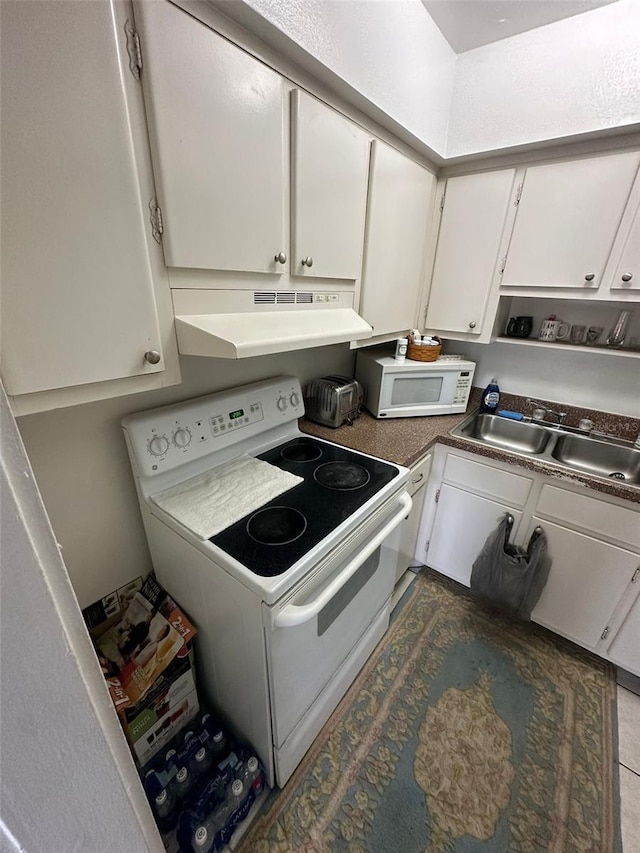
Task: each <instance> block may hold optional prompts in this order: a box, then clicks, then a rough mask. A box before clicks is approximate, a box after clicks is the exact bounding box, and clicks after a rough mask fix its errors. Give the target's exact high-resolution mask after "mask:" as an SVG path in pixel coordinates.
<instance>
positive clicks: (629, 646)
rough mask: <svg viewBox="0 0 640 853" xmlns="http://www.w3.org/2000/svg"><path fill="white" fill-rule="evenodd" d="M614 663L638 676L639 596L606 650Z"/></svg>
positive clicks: (639, 653)
mask: <svg viewBox="0 0 640 853" xmlns="http://www.w3.org/2000/svg"><path fill="white" fill-rule="evenodd" d="M607 657H608V658H610V660H612V661H613V662H614V663H615V664H617V665H618V666H621V667H623V668H624V669H626V670H628V672H632V673H633V674H634V675H638V676H640V597H638V598H636V601H635V604H634V605H633V607H632V608H631V610H630V611H629V612H628V613H627V618H626V619H625V620H624V622H623V623H622V627H621V628H620V630H619V631H618V633H617V634H616V635H615V637H614V640H613V642H612V643H611V646H610V647H609V650H608V652H607Z"/></svg>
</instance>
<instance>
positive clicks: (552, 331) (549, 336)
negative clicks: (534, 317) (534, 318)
mask: <svg viewBox="0 0 640 853" xmlns="http://www.w3.org/2000/svg"><path fill="white" fill-rule="evenodd" d="M568 332H569V324H568V323H563V322H561V321H560V320H543V321H542V325H541V326H540V333H539V334H538V340H539V341H555V340H557V338H558V337H561V338H562V337H565V336H566V335H567V334H568Z"/></svg>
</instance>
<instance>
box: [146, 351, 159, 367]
mask: <svg viewBox="0 0 640 853" xmlns="http://www.w3.org/2000/svg"><path fill="white" fill-rule="evenodd" d="M160 357H161V356H160V353H159V352H158V350H156V349H150V350H149V351H148V352H145V354H144V360H145V361H148V362H149V364H157V363H158V362H159V361H160Z"/></svg>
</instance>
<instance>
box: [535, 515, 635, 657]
mask: <svg viewBox="0 0 640 853" xmlns="http://www.w3.org/2000/svg"><path fill="white" fill-rule="evenodd" d="M538 524H540V525H541V526H542V528H543V529H544V532H545V533H546V536H547V541H548V543H549V553H550V554H551V556H552V559H553V562H552V565H551V571H550V572H549V579H548V580H547V583H546V586H545V588H544V589H543V591H542V595H541V596H540V600H539V601H538V603H537V605H536V606H535V608H534V610H533V613H532V614H531V618H532V619H533V620H534V622H538V623H539V624H540V625H544V626H545V628H550V629H551V630H552V631H557V632H558V633H559V634H562V635H563V636H565V637H568V638H569V639H570V640H573V641H574V642H576V643H578V644H579V645H581V646H585V647H586V648H589V649H595V648H596V646H597V645H598V644H599V642H600V640H601V637H602V634H603V632H604V631H605V629H606V627H607V625H608V623H609V619H610V617H611V614H612V613H613V611H614V609H615V607H616V605H617V604H618V602H619V601H620V598H621V597H622V595H623V593H624V592H625V590H626V588H627V585H628V584H629V579H630V578H631V577H632V576H633V573H634V572H635V570H636V568H637V566H638V561H639V560H640V557H639V556H638V554H634V553H633V552H632V551H627V550H625V549H623V548H618V547H617V546H615V545H610V544H609V543H607V542H602V541H600V540H598V539H595V538H594V537H593V536H586V535H585V534H583V533H578V532H577V531H575V530H570V529H568V528H566V527H560V526H559V525H557V524H552V523H551V522H549V521H545V520H544V519H540V518H537V517H536V516H533V518H532V520H531V525H530V529H531V530H533V528H534V527H536V525H538Z"/></svg>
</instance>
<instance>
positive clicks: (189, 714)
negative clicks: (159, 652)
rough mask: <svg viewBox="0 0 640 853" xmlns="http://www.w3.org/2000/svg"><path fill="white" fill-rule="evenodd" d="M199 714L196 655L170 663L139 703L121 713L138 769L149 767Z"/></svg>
mask: <svg viewBox="0 0 640 853" xmlns="http://www.w3.org/2000/svg"><path fill="white" fill-rule="evenodd" d="M181 654H182V653H181ZM199 711H200V704H199V702H198V693H197V691H196V682H195V675H194V668H193V654H192V653H186V654H184V655H182V656H178V657H177V658H176V659H175V660H174V661H173V662H172V663H171V665H170V666H169V667H168V668H167V669H166V670H165V671H164V673H163V674H162V675H161V676H160V677H159V678H158V679H157V680H156V683H154V685H153V687H152V688H151V689H150V690H149V691H148V692H147V694H146V695H145V696H144V697H143V698H142V700H141V701H140V702H138V703H137V704H136V705H134V706H132V707H129V708H125V709H123V710H121V711H120V721H121V723H122V728H123V729H124V733H125V735H126V737H127V740H128V741H129V744H130V746H131V750H132V752H133V755H134V758H135V759H136V761H137V763H138V765H139V766H140V767H143V766H144V765H145V764H147V762H149V761H150V760H151V759H152V758H153V756H154V755H155V754H156V753H157V752H159V751H160V750H161V749H162V747H163V746H164V745H165V744H166V743H168V742H169V741H170V740H171V738H172V737H173V735H175V734H176V732H177V731H178V730H179V729H181V728H182V727H183V726H184V725H186V724H187V723H188V722H190V721H191V720H192V719H193V718H194V717H196V716H197V715H198V713H199Z"/></svg>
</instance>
